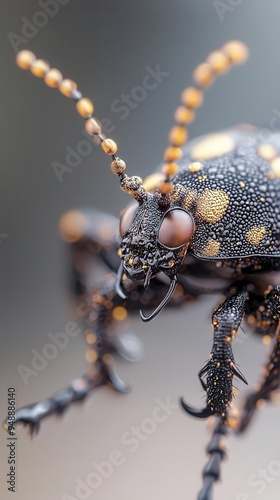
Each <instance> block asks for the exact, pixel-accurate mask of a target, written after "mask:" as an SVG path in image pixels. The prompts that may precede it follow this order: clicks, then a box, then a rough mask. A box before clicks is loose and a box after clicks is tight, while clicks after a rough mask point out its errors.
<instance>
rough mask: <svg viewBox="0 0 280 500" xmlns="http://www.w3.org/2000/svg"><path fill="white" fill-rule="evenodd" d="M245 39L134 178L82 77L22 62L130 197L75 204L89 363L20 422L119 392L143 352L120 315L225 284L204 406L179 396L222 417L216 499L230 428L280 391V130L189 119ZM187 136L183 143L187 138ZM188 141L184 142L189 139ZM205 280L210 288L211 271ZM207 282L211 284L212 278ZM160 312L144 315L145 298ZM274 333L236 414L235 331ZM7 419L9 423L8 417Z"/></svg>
mask: <svg viewBox="0 0 280 500" xmlns="http://www.w3.org/2000/svg"><path fill="white" fill-rule="evenodd" d="M247 56H248V49H247V47H246V46H245V45H244V44H243V43H242V42H238V41H231V42H228V43H227V44H225V45H224V46H223V47H222V48H221V49H219V50H218V51H215V52H212V53H211V54H210V55H209V56H208V57H207V59H206V61H205V62H203V63H202V64H200V65H199V66H198V67H197V68H196V69H195V71H194V74H193V79H194V82H195V85H194V86H191V87H187V88H186V89H185V90H184V91H183V93H182V95H181V100H182V104H181V105H180V106H179V107H178V108H177V109H176V111H175V121H176V125H175V126H174V127H173V128H172V129H171V131H170V134H169V142H170V145H169V146H168V147H167V149H166V150H165V152H164V165H163V167H162V172H157V173H156V174H154V175H152V176H150V177H149V178H147V179H146V180H145V181H144V182H143V181H142V179H141V178H140V177H137V176H133V177H129V176H128V175H127V174H126V173H125V170H126V164H125V162H124V161H123V160H122V159H120V158H119V157H117V156H116V152H117V144H116V143H115V142H114V141H113V140H112V139H109V138H106V137H105V135H104V134H103V132H102V128H101V125H100V123H99V122H98V120H96V119H95V118H94V117H93V112H94V109H93V104H92V102H91V100H89V99H88V98H85V97H83V96H82V94H81V92H80V91H79V90H78V88H77V85H76V83H75V82H74V81H72V80H69V79H63V76H62V74H61V73H60V71H58V70H57V69H51V68H50V67H49V65H48V63H46V62H45V61H44V60H41V59H36V57H35V55H34V54H33V53H31V52H30V51H26V50H25V51H21V52H19V53H18V55H17V64H18V66H19V67H20V68H22V69H29V70H30V71H31V72H32V73H33V74H34V75H35V76H37V77H41V78H44V80H45V83H46V84H47V85H49V86H50V87H53V88H58V89H59V90H60V92H61V93H62V94H64V95H65V96H67V97H68V98H71V99H73V100H74V102H75V103H76V108H77V111H78V113H79V114H80V115H81V116H82V117H83V118H84V119H85V129H86V131H87V132H88V133H89V134H90V135H91V136H92V137H93V138H94V139H95V140H96V141H97V142H98V143H99V144H100V145H101V147H102V149H103V150H104V152H105V153H106V154H108V155H109V156H111V157H112V161H111V170H112V172H113V173H114V174H116V175H117V176H118V177H119V179H120V185H121V188H122V189H123V190H124V191H125V192H127V193H129V194H130V195H131V197H132V198H133V201H132V203H130V204H129V206H128V207H127V208H126V209H125V210H124V211H123V212H122V214H121V219H120V226H119V232H118V230H117V228H116V226H117V225H116V219H115V218H111V217H109V216H104V215H101V214H98V213H95V214H94V216H91V214H90V213H89V212H86V211H71V212H69V213H66V214H65V215H64V216H63V217H62V219H61V221H60V231H61V234H62V236H63V237H64V239H65V240H66V241H67V242H68V244H69V248H70V252H71V262H72V274H71V277H72V285H73V289H74V291H75V294H76V295H77V297H78V298H79V305H80V310H81V311H82V315H83V318H84V322H85V325H86V340H87V344H88V351H87V354H86V358H87V361H88V362H89V369H88V371H87V373H86V374H85V375H84V376H82V377H80V378H78V379H76V380H74V381H73V382H72V383H71V384H70V386H69V387H67V388H66V389H63V390H62V391H59V392H58V393H56V394H54V395H53V396H51V397H50V398H49V399H47V400H45V401H43V402H41V403H35V404H33V405H29V406H26V407H24V408H21V409H19V410H17V412H16V418H15V423H16V424H17V423H23V424H25V425H29V426H30V430H31V433H32V434H34V433H36V432H38V429H39V424H40V422H41V420H42V419H43V418H45V417H47V416H49V415H51V414H55V413H56V414H61V413H63V412H64V411H65V410H66V408H67V407H69V405H70V404H71V403H72V402H74V401H79V400H83V399H84V398H85V397H86V396H87V395H88V393H89V392H90V391H92V390H94V389H95V388H96V387H99V386H102V385H107V384H110V385H111V386H113V387H114V388H115V389H116V390H117V391H119V392H128V391H129V389H130V388H129V386H128V385H127V384H125V383H124V382H123V381H122V380H121V379H120V378H119V376H118V375H117V373H116V371H115V370H114V367H113V363H112V361H113V358H112V353H113V352H116V351H117V352H119V353H121V354H125V355H126V356H127V357H131V358H133V356H135V355H136V354H135V351H133V349H132V350H131V348H130V347H129V346H128V344H127V343H126V342H125V340H123V341H120V339H118V338H117V337H116V336H115V335H114V333H115V329H117V325H119V324H120V323H121V321H122V320H123V319H125V318H126V316H127V315H128V314H133V313H134V312H135V311H137V310H139V308H140V316H141V318H142V320H143V321H144V322H147V321H151V320H152V319H154V318H155V317H156V316H157V315H158V314H159V312H160V311H161V310H162V309H163V308H164V307H180V306H182V305H183V304H185V303H186V302H187V301H190V300H192V299H194V298H197V297H199V296H200V295H202V294H203V293H211V292H216V291H217V290H220V291H221V292H222V293H223V295H224V299H223V301H222V302H221V303H220V305H219V306H218V307H217V308H216V309H215V311H214V312H213V316H212V326H213V347H212V350H211V353H210V356H209V360H208V361H207V363H206V364H205V366H204V367H203V368H202V369H201V370H200V371H199V373H198V376H199V380H200V382H201V385H202V388H203V390H204V391H205V395H206V401H205V405H204V407H203V408H201V409H196V408H194V407H192V406H191V405H190V404H188V403H186V402H185V400H184V399H183V398H181V406H182V408H183V410H185V411H186V412H187V413H188V414H190V415H191V416H193V417H196V418H202V419H203V418H208V417H211V416H212V417H215V419H216V423H215V426H214V427H213V432H212V436H211V439H210V442H209V445H208V447H207V453H208V455H209V461H208V463H207V465H206V467H205V468H204V470H203V486H202V489H201V491H200V493H199V495H198V498H199V500H209V499H210V498H212V496H211V495H212V489H213V485H214V483H215V482H216V481H217V480H218V479H219V478H220V473H221V462H222V460H223V459H224V457H225V456H226V450H225V446H224V439H223V438H224V436H225V435H226V434H227V433H228V432H229V431H230V430H235V432H237V433H242V432H244V430H245V429H246V428H247V427H248V425H249V424H250V422H251V420H252V417H253V415H254V414H255V411H256V409H257V408H258V407H259V406H260V405H261V404H262V402H263V401H269V400H270V399H271V396H272V394H273V392H274V391H276V390H277V389H279V382H280V376H279V367H280V326H279V325H280V323H279V318H280V285H279V284H278V283H277V274H276V273H277V271H279V269H280V259H279V257H280V135H279V134H278V133H275V132H271V133H270V134H268V135H266V137H265V139H264V137H263V136H262V134H261V133H260V131H258V130H257V129H255V128H254V127H250V126H239V127H236V128H233V129H230V130H226V131H222V132H219V133H214V134H209V135H206V136H203V137H200V138H198V139H195V140H192V141H190V142H189V143H187V140H188V133H187V129H186V127H187V126H188V125H189V124H190V123H191V122H192V121H193V119H194V117H195V111H196V109H197V108H198V107H199V106H200V105H201V104H202V102H203V98H204V91H205V90H206V88H207V87H208V86H209V85H210V84H211V83H212V82H213V80H214V79H215V77H216V76H218V75H219V74H223V73H225V72H226V71H227V70H228V69H229V68H230V67H231V66H232V65H235V64H240V63H243V62H245V60H246V59H247ZM185 143H187V144H186V146H184V145H185ZM183 146H184V149H182V147H183ZM89 255H95V256H98V258H99V259H100V260H101V261H102V262H103V263H105V264H106V265H107V267H108V268H109V269H110V271H111V273H110V275H108V277H107V278H106V279H105V280H104V283H103V285H102V287H101V288H99V289H96V288H92V286H91V284H90V280H89V276H90V269H89V266H88V256H89ZM205 279H207V287H206V286H205V282H204V280H205ZM209 283H210V285H209ZM148 306H149V307H150V308H151V309H152V312H150V313H149V314H147V313H146V312H144V309H145V308H147V307H148ZM243 320H245V321H247V323H248V325H249V327H250V328H251V329H252V331H253V332H254V333H256V334H258V335H260V336H262V337H263V338H265V339H268V338H274V343H273V346H272V349H271V353H270V356H269V360H268V362H267V363H266V365H265V370H264V375H263V377H262V379H261V381H260V383H259V385H258V387H257V388H256V389H255V391H252V392H251V393H249V394H248V395H247V398H246V401H245V404H244V407H243V409H242V411H241V412H240V414H239V415H238V416H236V414H235V413H233V412H232V410H231V402H232V399H233V397H234V394H235V391H234V385H233V380H234V377H236V378H239V379H240V380H242V381H243V382H244V383H246V384H247V381H246V378H245V376H244V375H243V374H242V373H241V371H240V369H239V367H238V365H237V364H236V362H235V359H234V354H233V350H232V341H233V339H234V338H235V336H236V335H237V332H238V329H239V328H240V325H241V322H242V321H243ZM4 426H5V427H6V429H8V423H7V421H6V422H5V424H4Z"/></svg>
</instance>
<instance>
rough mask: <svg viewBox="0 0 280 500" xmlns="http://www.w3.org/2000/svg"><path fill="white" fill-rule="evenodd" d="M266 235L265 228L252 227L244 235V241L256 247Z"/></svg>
mask: <svg viewBox="0 0 280 500" xmlns="http://www.w3.org/2000/svg"><path fill="white" fill-rule="evenodd" d="M265 233H266V229H265V227H257V226H254V227H252V229H250V231H248V232H247V233H246V239H247V240H248V241H249V243H251V244H252V245H255V246H258V245H259V244H260V242H261V240H262V239H263V237H264V235H265Z"/></svg>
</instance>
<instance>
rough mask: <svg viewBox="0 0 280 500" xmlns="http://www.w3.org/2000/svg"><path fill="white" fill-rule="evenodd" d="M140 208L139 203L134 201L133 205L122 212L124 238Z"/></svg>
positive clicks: (121, 222) (121, 230)
mask: <svg viewBox="0 0 280 500" xmlns="http://www.w3.org/2000/svg"><path fill="white" fill-rule="evenodd" d="M138 207H139V205H138V203H137V201H133V203H131V204H130V205H128V207H127V208H125V209H124V210H123V211H122V213H121V220H120V235H121V236H124V235H125V233H126V232H127V231H128V229H129V228H130V226H131V224H132V221H133V219H134V216H135V214H136V211H137V208H138Z"/></svg>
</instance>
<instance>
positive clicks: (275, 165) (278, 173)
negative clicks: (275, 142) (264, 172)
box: [269, 156, 280, 179]
mask: <svg viewBox="0 0 280 500" xmlns="http://www.w3.org/2000/svg"><path fill="white" fill-rule="evenodd" d="M270 167H271V171H270V172H269V174H270V175H269V176H270V178H273V179H275V178H277V177H280V157H279V156H277V158H274V160H272V162H271V163H270Z"/></svg>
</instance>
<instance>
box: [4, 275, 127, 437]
mask: <svg viewBox="0 0 280 500" xmlns="http://www.w3.org/2000/svg"><path fill="white" fill-rule="evenodd" d="M115 280H116V278H115V276H114V275H110V276H108V277H107V279H106V280H105V283H104V285H103V287H102V288H101V289H100V290H95V291H94V292H93V293H92V294H91V295H89V296H88V299H87V301H88V304H87V309H85V310H84V314H85V323H86V324H87V327H88V329H87V331H86V334H87V335H86V338H87V343H88V346H89V349H88V351H87V353H86V358H87V361H89V363H90V366H89V369H88V371H87V373H86V374H85V375H83V376H82V377H79V378H77V379H75V380H74V381H72V383H71V384H70V385H69V386H68V387H66V388H65V389H62V390H60V391H59V392H57V393H55V394H54V395H53V396H51V397H50V398H48V399H46V400H44V401H42V402H39V403H35V404H32V405H29V406H26V407H23V408H20V409H18V410H17V411H16V415H15V422H14V423H15V424H18V423H23V424H24V425H29V426H30V431H31V434H32V435H33V434H36V433H37V432H38V430H39V425H40V422H41V420H43V419H44V418H46V417H47V416H50V415H52V414H58V415H60V414H62V413H64V411H65V410H66V409H67V408H68V407H69V406H70V405H71V404H72V403H73V402H75V401H81V400H83V399H84V398H85V397H86V396H87V395H88V394H89V393H90V392H91V391H93V390H95V389H96V388H97V387H100V386H102V385H110V386H112V387H113V388H114V389H115V390H117V391H119V392H128V390H129V386H128V385H127V384H125V383H124V382H123V381H122V380H121V379H120V378H119V377H118V375H117V374H116V372H115V370H114V367H113V364H112V356H111V353H112V352H113V351H116V350H117V347H116V343H114V341H113V339H114V336H113V334H112V340H111V339H110V335H109V334H108V333H107V331H108V328H109V327H113V326H114V323H115V322H116V321H117V320H118V317H117V315H120V314H122V315H123V314H124V313H125V309H124V308H123V307H121V306H119V305H118V304H119V303H120V299H119V297H118V296H117V295H116V292H115ZM118 307H119V311H118ZM125 314H126V313H125ZM4 427H5V428H6V429H7V421H6V422H5V423H4ZM7 430H8V429H7Z"/></svg>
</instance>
